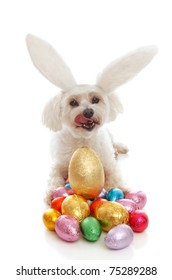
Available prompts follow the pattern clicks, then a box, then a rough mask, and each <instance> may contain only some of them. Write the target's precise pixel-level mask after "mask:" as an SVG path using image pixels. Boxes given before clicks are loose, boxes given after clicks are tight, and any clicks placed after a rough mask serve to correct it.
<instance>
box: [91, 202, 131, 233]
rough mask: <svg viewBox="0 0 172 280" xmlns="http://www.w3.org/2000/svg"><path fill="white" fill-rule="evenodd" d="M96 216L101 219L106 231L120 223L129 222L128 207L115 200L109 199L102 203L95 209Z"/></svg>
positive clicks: (103, 228)
mask: <svg viewBox="0 0 172 280" xmlns="http://www.w3.org/2000/svg"><path fill="white" fill-rule="evenodd" d="M95 217H96V219H97V220H99V222H100V224H101V226H102V230H104V231H109V230H110V229H111V228H113V227H115V226H117V225H120V224H127V223H128V221H129V213H128V211H127V209H126V208H125V207H124V206H123V205H121V204H119V203H118V202H114V201H107V202H104V203H103V204H100V205H99V206H98V207H97V208H96V210H95Z"/></svg>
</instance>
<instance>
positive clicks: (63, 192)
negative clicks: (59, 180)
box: [52, 187, 73, 199]
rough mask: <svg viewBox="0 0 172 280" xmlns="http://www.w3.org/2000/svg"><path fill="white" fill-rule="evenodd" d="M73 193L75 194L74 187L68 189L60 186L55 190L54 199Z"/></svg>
mask: <svg viewBox="0 0 172 280" xmlns="http://www.w3.org/2000/svg"><path fill="white" fill-rule="evenodd" d="M71 194H73V191H72V189H67V188H65V187H59V188H57V189H56V190H55V191H54V193H53V196H52V199H54V198H56V197H62V196H68V195H71Z"/></svg>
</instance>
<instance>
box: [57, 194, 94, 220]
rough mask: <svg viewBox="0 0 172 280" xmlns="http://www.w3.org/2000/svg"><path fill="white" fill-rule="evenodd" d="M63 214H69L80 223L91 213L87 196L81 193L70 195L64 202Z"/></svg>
mask: <svg viewBox="0 0 172 280" xmlns="http://www.w3.org/2000/svg"><path fill="white" fill-rule="evenodd" d="M61 210H62V214H65V215H69V216H71V217H73V218H75V219H77V220H78V222H79V223H80V222H81V221H82V220H83V219H85V218H86V217H88V216H89V215H90V207H89V205H88V202H87V200H86V199H85V198H83V197H82V196H80V195H76V194H73V195H69V196H67V197H66V198H65V199H64V200H63V202H62V207H61Z"/></svg>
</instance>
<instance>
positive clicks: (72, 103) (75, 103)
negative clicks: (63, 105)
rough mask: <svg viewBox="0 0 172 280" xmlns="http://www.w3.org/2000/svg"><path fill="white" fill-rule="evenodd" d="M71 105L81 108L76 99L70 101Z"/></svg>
mask: <svg viewBox="0 0 172 280" xmlns="http://www.w3.org/2000/svg"><path fill="white" fill-rule="evenodd" d="M69 104H70V105H71V106H72V107H77V106H79V103H78V101H76V100H75V99H73V100H72V101H70V103H69Z"/></svg>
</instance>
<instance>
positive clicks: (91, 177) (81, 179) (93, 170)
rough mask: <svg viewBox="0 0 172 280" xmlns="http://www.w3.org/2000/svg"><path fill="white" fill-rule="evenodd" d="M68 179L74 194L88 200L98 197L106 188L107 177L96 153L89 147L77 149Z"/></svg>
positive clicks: (71, 162)
mask: <svg viewBox="0 0 172 280" xmlns="http://www.w3.org/2000/svg"><path fill="white" fill-rule="evenodd" d="M68 178H69V182H70V185H71V188H72V190H73V192H74V193H76V194H78V195H81V196H83V197H84V198H86V199H92V198H95V197H97V196H98V195H99V194H100V192H101V190H102V188H103V186H104V182H105V176H104V168H103V165H102V163H101V161H100V159H99V157H98V156H97V154H96V152H95V151H94V150H92V149H90V148H88V147H82V148H79V149H77V150H76V151H75V152H74V154H73V155H72V158H71V160H70V163H69V174H68Z"/></svg>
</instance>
